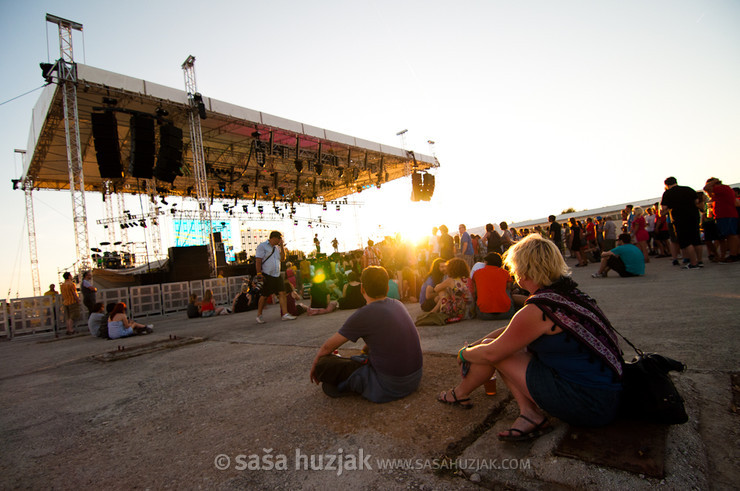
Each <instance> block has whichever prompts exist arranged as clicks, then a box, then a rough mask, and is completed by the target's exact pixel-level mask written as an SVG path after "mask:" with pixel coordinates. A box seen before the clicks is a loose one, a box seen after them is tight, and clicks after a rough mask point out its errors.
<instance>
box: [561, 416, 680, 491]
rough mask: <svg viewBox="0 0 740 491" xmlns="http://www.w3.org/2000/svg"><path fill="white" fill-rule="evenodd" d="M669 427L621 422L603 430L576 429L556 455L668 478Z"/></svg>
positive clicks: (563, 441) (571, 429) (566, 435)
mask: <svg viewBox="0 0 740 491" xmlns="http://www.w3.org/2000/svg"><path fill="white" fill-rule="evenodd" d="M667 433H668V426H666V425H657V424H652V423H644V422H641V421H629V420H618V421H615V422H614V423H612V424H610V425H609V426H605V427H603V428H579V427H574V426H572V427H571V428H570V429H569V430H568V432H567V433H566V434H565V436H564V437H563V439H562V440H561V441H560V443H559V444H558V446H557V448H556V449H555V454H556V455H560V456H563V457H570V458H573V459H579V460H583V461H585V462H590V463H593V464H599V465H605V466H609V467H614V468H616V469H621V470H624V471H628V472H634V473H636V474H645V475H646V476H651V477H657V478H663V477H665V469H664V464H665V446H666V435H667Z"/></svg>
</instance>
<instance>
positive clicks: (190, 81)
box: [182, 55, 216, 278]
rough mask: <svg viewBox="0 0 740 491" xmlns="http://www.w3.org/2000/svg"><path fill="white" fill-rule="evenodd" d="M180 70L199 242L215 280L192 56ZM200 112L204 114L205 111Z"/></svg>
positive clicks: (214, 263) (214, 262)
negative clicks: (187, 104)
mask: <svg viewBox="0 0 740 491" xmlns="http://www.w3.org/2000/svg"><path fill="white" fill-rule="evenodd" d="M182 70H183V72H184V76H185V91H186V92H187V93H188V101H189V102H190V152H191V154H192V156H193V175H194V177H195V192H196V197H197V199H198V212H199V218H200V232H201V240H202V243H205V244H207V245H208V265H209V266H210V271H211V277H212V278H215V277H216V255H215V254H216V244H214V242H213V233H212V230H213V228H212V225H211V202H210V200H209V199H208V179H207V177H206V159H205V155H204V152H203V133H202V131H201V127H200V117H201V108H200V107H199V104H203V98H202V96H201V95H200V93H199V92H198V86H197V84H196V83H195V57H194V56H193V55H190V56H188V58H187V59H186V60H185V61H184V62H183V64H182ZM202 112H203V113H205V110H203V111H202ZM204 117H205V116H204Z"/></svg>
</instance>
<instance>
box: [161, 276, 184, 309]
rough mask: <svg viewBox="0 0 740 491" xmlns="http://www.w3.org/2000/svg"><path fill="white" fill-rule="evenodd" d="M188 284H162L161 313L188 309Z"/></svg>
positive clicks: (182, 282)
mask: <svg viewBox="0 0 740 491" xmlns="http://www.w3.org/2000/svg"><path fill="white" fill-rule="evenodd" d="M189 295H190V292H189V289H188V282H187V281H181V282H178V283H162V311H163V312H165V313H166V312H177V311H178V310H185V309H187V308H188V297H189Z"/></svg>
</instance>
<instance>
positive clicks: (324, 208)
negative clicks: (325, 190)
mask: <svg viewBox="0 0 740 491" xmlns="http://www.w3.org/2000/svg"><path fill="white" fill-rule="evenodd" d="M322 208H323V210H324V211H326V203H324V206H323V207H322Z"/></svg>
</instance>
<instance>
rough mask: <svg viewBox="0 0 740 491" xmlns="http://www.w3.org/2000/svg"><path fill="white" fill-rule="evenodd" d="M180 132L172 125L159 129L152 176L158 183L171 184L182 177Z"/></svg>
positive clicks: (164, 125) (165, 125)
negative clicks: (155, 161)
mask: <svg viewBox="0 0 740 491" xmlns="http://www.w3.org/2000/svg"><path fill="white" fill-rule="evenodd" d="M180 167H182V130H181V129H180V128H177V127H176V126H175V125H173V124H170V123H168V124H163V125H162V126H160V127H159V154H158V155H157V165H156V167H155V168H154V176H155V177H156V178H157V179H159V180H160V181H165V182H169V183H170V184H172V183H173V182H174V181H175V178H176V177H177V176H181V175H182V171H181V170H180Z"/></svg>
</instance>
